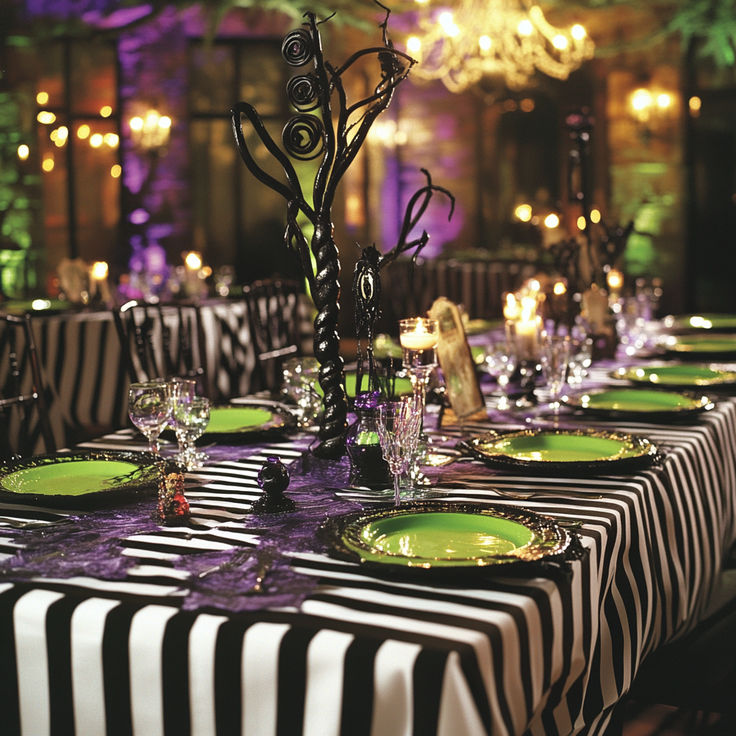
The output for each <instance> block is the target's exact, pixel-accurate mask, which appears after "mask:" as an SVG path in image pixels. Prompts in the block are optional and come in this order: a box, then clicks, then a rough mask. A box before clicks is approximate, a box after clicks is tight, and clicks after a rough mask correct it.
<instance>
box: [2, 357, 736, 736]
mask: <svg viewBox="0 0 736 736" xmlns="http://www.w3.org/2000/svg"><path fill="white" fill-rule="evenodd" d="M609 368H610V366H602V367H599V368H595V369H594V370H593V372H592V375H591V377H590V380H591V382H597V383H598V384H601V385H604V384H606V383H611V382H613V379H609V378H608V370H609ZM620 385H624V384H623V383H621V384H620ZM715 399H716V406H715V408H713V409H712V410H711V411H706V412H702V413H699V414H697V415H693V416H692V417H690V418H688V419H687V420H686V421H682V420H681V421H679V422H676V423H669V422H668V423H666V424H665V423H661V424H660V423H656V422H651V421H649V422H637V421H633V422H632V421H628V420H627V421H617V422H615V423H612V422H602V421H595V422H594V421H592V420H591V419H589V418H587V417H586V418H584V419H580V418H578V417H577V416H572V415H564V416H563V418H562V420H561V421H563V422H564V423H566V424H569V425H570V426H598V427H604V426H605V427H608V428H614V429H618V430H622V431H625V432H630V433H636V434H642V435H645V436H647V437H649V438H650V439H651V440H652V441H653V442H654V443H656V444H657V445H658V447H659V449H660V451H661V453H662V458H661V459H658V460H657V462H656V463H655V464H654V465H652V466H651V467H650V468H648V469H645V470H642V471H640V472H636V473H633V474H626V475H615V474H606V475H593V476H588V477H585V478H582V477H577V478H574V477H564V476H554V477H550V474H549V473H535V472H529V471H514V472H511V471H508V470H491V469H490V468H488V467H486V466H485V465H484V464H481V463H479V462H476V461H473V462H468V461H467V459H464V461H463V462H455V463H452V464H449V465H446V466H443V467H440V468H435V469H430V470H429V471H428V472H429V473H430V474H431V475H432V477H433V479H434V486H433V488H432V491H433V495H434V496H435V497H437V498H440V499H443V500H446V501H449V502H472V503H477V504H480V505H483V506H493V507H495V508H500V509H506V510H513V509H515V508H517V507H523V508H525V509H528V510H530V511H532V512H536V513H537V514H542V515H544V516H548V517H551V518H552V519H554V520H556V521H557V522H559V523H560V524H561V525H564V528H565V529H567V530H569V531H570V533H571V534H574V535H575V536H576V537H577V538H578V539H579V541H580V543H581V547H582V553H581V554H579V555H577V556H573V557H572V558H571V559H569V560H567V561H565V562H564V563H560V564H557V565H549V566H542V567H541V568H540V567H535V568H534V572H533V573H532V574H529V573H527V572H525V569H524V568H523V566H522V567H519V568H516V569H515V570H514V571H513V572H510V573H509V574H506V575H499V574H497V572H496V571H494V570H493V569H491V570H487V571H483V570H478V574H477V575H476V576H472V575H471V576H468V575H466V576H463V577H462V578H460V577H458V579H457V580H454V579H453V578H452V576H451V575H449V576H444V577H441V578H435V577H431V576H423V575H422V574H421V571H417V575H416V576H414V577H412V576H411V575H408V576H395V575H388V574H382V573H381V571H380V569H377V568H376V566H373V567H371V566H365V565H361V564H358V563H354V562H349V561H345V560H343V559H338V558H336V557H335V556H334V555H333V554H331V553H330V547H329V545H328V544H327V542H326V541H325V540H324V538H323V537H322V536H320V535H319V534H318V533H317V529H318V527H319V525H320V524H321V523H322V521H323V520H324V519H326V518H327V517H331V516H336V515H341V514H345V513H351V512H354V511H356V510H360V509H361V508H372V507H374V506H375V504H376V497H375V496H372V495H371V493H370V492H368V491H366V490H364V489H360V488H351V487H350V486H349V485H348V466H347V461H346V460H342V461H339V462H332V463H329V462H326V461H319V460H317V459H315V458H314V457H313V456H312V455H310V454H309V453H308V448H309V446H310V444H311V443H312V442H313V441H314V437H313V436H312V435H310V434H306V433H300V434H295V435H291V436H289V437H284V438H278V437H272V438H270V439H267V440H259V441H258V442H255V443H251V444H238V445H233V444H227V442H224V441H223V442H218V443H217V444H214V445H212V446H210V447H208V448H206V452H207V453H208V454H209V460H208V461H207V463H206V465H205V466H204V467H203V468H201V469H199V470H196V471H192V472H191V473H189V474H188V475H187V477H186V495H187V498H188V500H189V504H190V507H191V513H192V516H191V519H190V522H189V523H188V524H180V525H173V526H160V525H159V524H158V523H156V522H155V521H154V517H153V514H154V511H155V503H156V501H155V495H154V497H152V498H146V499H143V500H139V501H137V502H136V503H134V504H131V505H129V506H121V507H116V508H113V509H107V510H98V511H92V512H89V513H86V514H84V513H76V514H72V515H71V516H69V515H68V512H66V511H63V510H53V509H47V508H44V507H41V506H35V505H19V504H13V503H11V502H9V501H7V500H6V499H4V500H2V502H0V552H1V553H2V563H0V668H1V669H2V672H3V687H2V688H1V689H0V712H2V714H3V722H4V728H5V729H7V733H22V734H33V736H44V735H45V734H55V733H74V732H76V733H79V734H91V733H94V734H102V733H109V734H122V733H145V734H163V733H172V734H173V733H176V734H181V733H215V732H217V733H223V734H224V733H246V734H277V733H278V734H294V733H304V734H319V736H327V735H329V734H338V733H350V734H363V733H365V734H369V733H373V734H381V736H392V735H394V734H407V733H417V734H425V733H438V734H447V735H448V736H454V735H455V734H484V733H494V734H525V733H532V734H540V735H541V734H552V733H560V734H568V733H590V734H604V733H605V732H606V728H607V727H608V725H609V719H610V716H611V711H612V709H613V707H614V706H615V704H616V703H617V702H618V701H619V700H620V698H621V697H622V695H623V694H624V693H625V692H626V691H627V689H628V688H629V686H630V683H631V681H632V679H633V677H634V675H635V673H636V671H637V668H638V666H639V664H640V663H641V661H642V659H643V658H644V657H646V655H647V654H648V653H650V652H652V651H653V650H655V649H656V648H657V647H659V646H661V645H662V644H663V643H665V642H667V641H669V640H671V639H673V638H675V637H677V636H680V635H682V634H683V633H684V632H685V631H687V630H689V629H690V628H691V627H692V626H693V625H694V623H695V622H696V621H697V620H698V619H699V618H701V617H702V615H703V612H704V611H705V609H706V607H707V606H708V604H709V600H710V598H711V595H712V593H713V590H714V587H715V584H716V580H717V577H718V572H719V569H720V566H721V563H722V561H723V559H724V555H725V554H726V553H727V550H728V549H729V547H730V546H731V544H732V543H733V542H734V539H735V538H736V524H735V521H736V517H735V515H734V511H735V508H736V401H735V400H734V399H733V398H731V397H729V396H727V395H725V394H722V395H715ZM522 424H523V421H522ZM518 426H519V418H518V417H516V416H514V415H513V414H508V413H507V414H504V415H503V416H500V415H496V416H494V420H493V422H491V421H489V422H481V423H476V424H465V425H464V427H463V432H464V433H466V434H467V433H470V434H473V433H482V432H485V431H487V430H488V429H490V428H491V427H493V428H496V429H512V428H515V427H518ZM441 434H442V436H444V438H445V439H444V440H443V441H444V442H446V443H449V444H452V443H453V442H454V440H455V439H457V438H459V437H460V436H461V432H460V429H459V428H458V427H443V428H442V430H441ZM437 436H438V437H439V434H438V435H437ZM83 447H85V448H88V449H91V448H110V449H124V450H133V449H136V450H142V449H144V447H145V443H144V442H143V441H142V440H141V438H140V436H135V435H134V433H133V431H132V430H121V431H119V432H116V433H114V434H110V435H107V436H104V437H101V438H99V439H98V440H95V441H93V442H89V443H86V444H85V445H84V446H83ZM269 456H276V457H280V458H281V459H282V460H283V462H284V463H285V464H287V465H288V466H289V468H290V471H291V485H290V487H289V489H288V490H287V493H286V495H287V496H289V497H290V498H292V499H293V500H294V501H295V502H296V507H297V508H296V511H294V512H292V513H285V514H277V515H273V516H270V515H266V514H252V513H250V512H249V510H250V508H251V505H252V503H253V502H254V501H255V500H256V499H258V498H259V497H260V495H261V489H260V488H259V486H258V484H257V475H258V471H259V469H260V467H261V465H262V463H263V462H264V461H265V460H266V458H267V457H269ZM379 500H381V501H384V502H385V500H386V499H385V497H384V498H382V499H379ZM70 522H71V523H70ZM22 525H27V526H25V527H24V528H19V527H21V526H22Z"/></svg>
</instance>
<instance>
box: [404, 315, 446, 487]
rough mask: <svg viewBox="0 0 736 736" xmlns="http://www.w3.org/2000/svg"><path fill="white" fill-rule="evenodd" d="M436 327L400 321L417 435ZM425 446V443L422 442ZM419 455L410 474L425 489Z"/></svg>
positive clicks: (434, 363) (422, 320)
mask: <svg viewBox="0 0 736 736" xmlns="http://www.w3.org/2000/svg"><path fill="white" fill-rule="evenodd" d="M438 341H439V323H438V322H437V320H436V319H428V318H426V317H410V318H408V319H402V320H400V321H399V343H400V344H401V349H402V362H403V365H404V368H405V370H406V372H407V373H408V374H409V379H410V380H411V385H412V391H413V393H414V397H415V402H416V403H417V405H418V407H419V408H418V413H419V422H420V428H419V432H420V434H421V433H422V428H423V426H424V407H425V404H426V397H427V384H428V383H429V378H430V376H431V375H432V371H433V370H434V369H435V368H436V367H437V342H438ZM425 444H426V442H425ZM419 455H420V453H419V452H418V451H416V450H415V452H414V456H413V457H412V459H411V471H410V473H409V475H410V477H411V479H412V481H413V482H414V484H415V485H428V484H429V481H428V480H427V478H425V477H424V476H423V475H422V472H421V470H420V468H419V466H420V462H421V459H422V458H420V456H419Z"/></svg>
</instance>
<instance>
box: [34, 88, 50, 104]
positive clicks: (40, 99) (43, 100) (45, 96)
mask: <svg viewBox="0 0 736 736" xmlns="http://www.w3.org/2000/svg"><path fill="white" fill-rule="evenodd" d="M48 101H49V93H48V92H43V91H42V92H39V93H38V94H37V95H36V102H37V103H38V104H39V105H45V104H47V103H48Z"/></svg>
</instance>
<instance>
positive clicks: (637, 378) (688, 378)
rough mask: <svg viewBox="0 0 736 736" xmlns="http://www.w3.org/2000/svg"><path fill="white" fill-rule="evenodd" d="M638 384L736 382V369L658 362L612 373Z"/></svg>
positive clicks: (679, 385)
mask: <svg viewBox="0 0 736 736" xmlns="http://www.w3.org/2000/svg"><path fill="white" fill-rule="evenodd" d="M610 375H611V376H612V377H613V378H623V379H625V380H627V381H631V382H632V383H636V384H648V385H650V386H667V387H669V388H704V387H707V386H731V385H734V384H736V371H731V370H727V369H725V368H719V367H718V366H713V365H705V364H694V363H690V364H679V363H656V364H649V365H645V366H622V367H621V368H617V369H616V370H615V371H613V372H612V373H611V374H610Z"/></svg>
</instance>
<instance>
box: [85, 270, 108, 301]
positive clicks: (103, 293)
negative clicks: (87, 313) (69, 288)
mask: <svg viewBox="0 0 736 736" xmlns="http://www.w3.org/2000/svg"><path fill="white" fill-rule="evenodd" d="M107 274H108V266H107V263H105V261H95V262H94V263H93V264H92V267H91V268H90V270H89V291H90V294H91V296H92V298H95V296H97V295H99V297H100V299H101V300H102V301H103V302H105V303H108V302H110V300H111V299H110V286H109V284H108V283H107Z"/></svg>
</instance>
